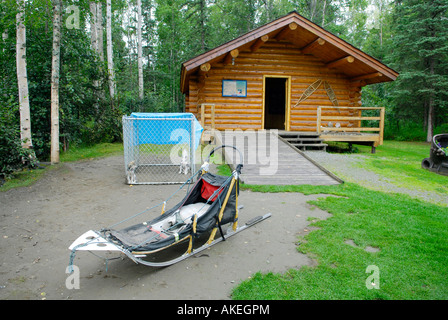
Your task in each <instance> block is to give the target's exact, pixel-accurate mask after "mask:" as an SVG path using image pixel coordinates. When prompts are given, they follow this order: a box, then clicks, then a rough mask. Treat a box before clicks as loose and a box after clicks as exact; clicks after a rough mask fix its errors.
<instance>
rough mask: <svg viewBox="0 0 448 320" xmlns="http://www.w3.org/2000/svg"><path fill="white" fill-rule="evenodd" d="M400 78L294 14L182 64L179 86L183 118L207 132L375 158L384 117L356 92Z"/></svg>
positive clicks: (381, 134)
mask: <svg viewBox="0 0 448 320" xmlns="http://www.w3.org/2000/svg"><path fill="white" fill-rule="evenodd" d="M397 76H398V73H397V72H396V71H394V70H393V69H391V68H389V67H387V66H386V65H384V64H383V63H381V62H380V61H378V60H377V59H375V58H373V57H371V56H370V55H368V54H366V53H364V52H362V51H361V50H359V49H357V48H355V47H354V46H352V45H350V44H349V43H347V42H346V41H344V40H342V39H341V38H339V37H337V36H335V35H333V34H332V33H330V32H328V31H327V30H325V29H323V28H321V27H320V26H318V25H316V24H315V23H313V22H311V21H309V20H308V19H306V18H304V17H303V16H301V15H300V14H298V13H297V12H295V11H293V12H291V13H289V14H287V15H285V16H283V17H281V18H278V19H276V20H274V21H272V22H270V23H268V24H266V25H264V26H261V27H259V28H257V29H254V30H252V31H250V32H248V33H246V34H244V35H242V36H240V37H238V38H236V39H234V40H231V41H229V42H227V43H224V44H222V45H220V46H218V47H216V48H214V49H212V50H210V51H208V52H205V53H203V54H200V55H198V56H196V57H194V58H192V59H190V60H188V61H186V62H184V63H183V64H182V66H181V79H180V86H181V91H182V92H183V93H184V94H185V112H191V113H193V114H195V115H196V117H197V118H198V120H200V121H201V123H202V125H203V126H204V127H205V128H213V129H216V130H226V129H242V130H247V129H253V130H260V129H277V130H279V132H280V133H281V135H283V137H284V138H286V139H291V140H294V139H295V138H300V137H302V138H303V137H305V138H304V139H305V140H307V139H308V140H309V138H306V137H310V136H313V135H314V137H315V138H316V137H317V138H319V139H318V140H320V141H324V142H325V141H343V142H348V143H354V144H368V145H371V146H372V152H374V150H375V147H376V146H378V145H381V144H382V142H383V131H384V114H385V112H384V108H365V107H362V106H361V90H362V88H363V87H364V86H366V85H369V84H374V83H380V82H387V81H394V80H395V79H396V78H397ZM296 142H297V140H296ZM297 145H303V146H306V145H307V144H306V142H304V141H298V144H297ZM309 145H310V146H312V145H311V144H309Z"/></svg>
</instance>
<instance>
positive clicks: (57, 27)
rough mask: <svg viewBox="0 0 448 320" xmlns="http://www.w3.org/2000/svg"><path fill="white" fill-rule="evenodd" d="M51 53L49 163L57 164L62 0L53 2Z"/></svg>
mask: <svg viewBox="0 0 448 320" xmlns="http://www.w3.org/2000/svg"><path fill="white" fill-rule="evenodd" d="M52 2H53V53H52V61H51V154H50V160H51V163H52V164H54V163H59V70H60V64H61V60H60V59H61V20H62V12H61V10H62V0H53V1H52Z"/></svg>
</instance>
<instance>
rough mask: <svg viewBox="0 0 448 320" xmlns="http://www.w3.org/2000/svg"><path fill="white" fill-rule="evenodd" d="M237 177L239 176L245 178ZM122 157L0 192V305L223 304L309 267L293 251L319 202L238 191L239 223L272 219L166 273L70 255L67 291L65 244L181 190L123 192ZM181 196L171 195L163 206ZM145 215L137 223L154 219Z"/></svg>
mask: <svg viewBox="0 0 448 320" xmlns="http://www.w3.org/2000/svg"><path fill="white" fill-rule="evenodd" d="M243 174H244V170H243ZM124 182H125V174H124V166H123V159H122V157H121V156H118V157H108V158H104V159H98V160H90V161H82V162H75V163H65V164H61V165H60V166H59V167H58V168H57V169H54V170H49V171H48V172H46V173H45V175H44V177H43V178H42V179H41V180H39V181H38V182H37V183H35V184H34V185H32V186H30V187H25V188H18V189H14V190H10V191H7V192H0V215H1V217H0V252H1V253H0V259H1V260H0V266H1V267H0V299H3V300H11V299H18V300H23V299H31V300H41V299H48V300H66V299H73V300H80V299H84V300H85V299H87V300H90V299H128V300H129V299H164V300H174V299H197V300H201V299H224V300H225V299H230V298H231V297H230V294H231V290H232V288H233V287H235V286H236V285H237V284H238V283H239V282H241V281H242V280H245V279H247V278H249V277H251V276H252V275H253V274H254V273H256V272H257V271H262V272H268V271H272V272H285V271H287V270H288V269H290V268H300V267H301V266H304V265H314V263H315V262H314V261H313V260H312V259H310V258H309V257H307V256H306V255H303V254H300V253H298V251H297V247H296V245H297V241H298V239H297V236H299V235H305V234H306V233H307V232H310V231H311V228H309V227H308V225H309V223H310V222H309V219H308V218H309V217H314V218H319V219H326V218H328V217H329V216H330V215H329V214H328V213H327V212H324V211H321V210H319V209H318V208H315V207H313V206H310V205H309V204H307V201H309V200H312V199H316V198H317V197H323V196H325V195H313V196H304V195H302V194H294V193H280V194H262V193H255V192H249V191H242V192H241V194H240V198H239V202H240V204H242V205H244V209H242V210H241V212H240V219H239V221H240V223H241V224H244V223H245V222H246V221H248V220H250V219H251V218H253V217H256V216H258V215H263V214H265V213H268V212H270V213H272V217H271V218H269V219H267V220H265V221H263V222H261V223H259V224H256V225H254V226H253V227H251V228H248V229H247V230H245V231H243V232H241V233H239V234H237V235H235V236H233V237H232V238H229V239H228V240H227V241H225V242H221V243H218V244H217V245H215V246H213V247H212V248H210V249H207V250H206V251H203V252H201V253H199V254H198V255H197V256H194V257H191V258H189V259H187V260H184V261H182V262H179V263H177V264H175V265H172V266H169V267H165V268H152V267H147V266H144V265H137V264H135V263H134V262H132V261H131V260H129V259H128V258H124V259H118V260H113V261H109V262H108V263H107V265H106V263H105V261H104V260H103V259H100V258H98V257H96V256H94V255H92V254H90V253H89V252H78V253H77V254H76V257H75V259H74V265H75V266H77V267H78V268H79V271H80V283H79V284H80V287H79V289H68V288H67V287H66V279H67V277H68V276H69V275H68V274H67V273H66V268H67V266H68V264H69V258H70V251H69V250H68V247H69V246H70V244H71V243H72V242H73V241H74V240H75V239H76V238H77V237H78V236H80V235H81V234H83V233H84V232H85V231H88V230H90V229H96V230H98V229H101V228H103V227H109V226H111V225H113V224H114V223H116V222H119V221H121V220H122V219H124V218H127V217H130V216H132V215H134V214H136V213H139V212H142V211H144V210H145V209H146V208H148V207H152V206H153V205H155V204H158V203H160V202H162V201H164V200H166V199H167V197H168V196H170V195H171V194H172V193H173V192H174V191H176V190H177V189H178V188H179V185H137V186H129V185H127V184H125V183H124ZM184 195H185V193H184V192H181V193H178V194H177V195H176V197H175V198H173V199H172V200H171V201H170V203H168V205H170V204H171V205H174V204H175V203H177V200H179V199H181V198H182V197H183V196H184ZM158 214H159V212H154V211H151V213H150V214H149V215H146V216H141V217H139V219H138V220H135V223H139V222H141V221H144V220H149V219H150V218H154V217H156V216H157V215H158Z"/></svg>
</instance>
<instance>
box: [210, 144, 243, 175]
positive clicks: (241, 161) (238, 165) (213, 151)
mask: <svg viewBox="0 0 448 320" xmlns="http://www.w3.org/2000/svg"><path fill="white" fill-rule="evenodd" d="M221 148H232V149H235V150H236V151H238V153H239V155H240V162H239V163H238V164H237V166H236V170H237V171H238V173H241V168H242V167H243V154H242V153H241V151H240V150H239V149H238V148H236V147H234V146H229V145H225V144H223V145H222V146H219V147H216V148H215V149H213V150H212V151H211V152H210V154H209V155H208V158H207V162H209V161H210V157H211V156H212V155H213V154H214V153H215V151H217V150H219V149H221Z"/></svg>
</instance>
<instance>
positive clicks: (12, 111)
mask: <svg viewBox="0 0 448 320" xmlns="http://www.w3.org/2000/svg"><path fill="white" fill-rule="evenodd" d="M32 156H33V151H32V150H29V149H25V148H22V145H21V142H20V131H19V123H18V105H17V104H16V103H15V102H14V99H13V98H12V97H10V99H9V101H8V102H7V103H6V104H5V105H3V106H2V107H1V108H0V179H1V181H3V180H4V179H5V178H9V177H10V176H11V174H12V173H13V172H14V171H16V170H19V169H23V168H33V167H35V165H36V162H35V161H34V159H33V158H32ZM1 184H3V183H1Z"/></svg>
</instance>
